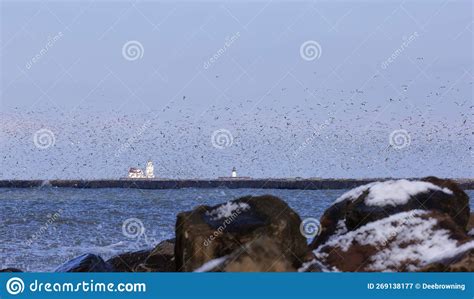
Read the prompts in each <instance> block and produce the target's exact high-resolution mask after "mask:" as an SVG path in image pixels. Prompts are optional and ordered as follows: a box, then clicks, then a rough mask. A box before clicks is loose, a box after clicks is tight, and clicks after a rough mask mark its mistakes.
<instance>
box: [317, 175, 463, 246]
mask: <svg viewBox="0 0 474 299" xmlns="http://www.w3.org/2000/svg"><path fill="white" fill-rule="evenodd" d="M417 182H420V183H421V184H423V183H424V184H426V183H430V184H432V185H431V186H432V188H427V189H426V190H423V191H422V192H418V193H415V194H411V193H410V195H409V198H408V200H407V201H406V202H404V201H400V200H399V199H398V198H397V197H398V196H399V195H400V194H399V192H407V191H406V189H405V188H406V187H408V188H411V187H412V186H410V185H408V186H406V185H407V184H416V183H417ZM383 188H386V189H387V193H386V194H384V196H386V200H385V201H384V202H383V203H378V204H374V202H370V195H371V192H373V190H374V189H378V190H380V189H383ZM349 193H350V194H349ZM341 199H342V200H339V202H337V203H335V204H333V205H332V206H331V207H329V208H328V209H327V210H326V211H325V213H324V214H323V216H322V217H321V221H320V222H321V233H320V234H319V236H317V237H316V238H315V239H314V240H313V242H312V244H311V246H310V247H311V248H312V249H315V248H317V247H318V246H319V245H321V244H323V243H324V242H326V241H327V240H328V238H329V237H330V236H331V235H333V234H334V233H335V232H336V230H337V228H338V225H339V226H342V225H343V226H345V228H346V229H347V230H349V231H352V230H355V229H357V228H359V227H361V226H363V225H365V224H367V223H370V222H373V221H376V220H379V219H382V218H385V217H387V216H390V215H394V214H396V213H400V212H405V211H411V210H415V209H422V210H432V211H439V212H444V213H446V214H448V215H450V216H451V217H452V218H453V220H454V222H456V223H457V224H458V225H459V226H460V227H461V228H463V229H466V225H467V223H468V220H469V197H468V196H467V194H466V193H465V192H464V191H463V190H461V189H460V188H459V186H458V185H457V184H456V183H455V182H454V181H451V180H444V179H439V178H436V177H427V178H424V179H422V180H420V181H407V180H398V181H386V182H382V183H380V182H376V183H371V184H368V185H365V186H360V187H358V188H356V189H353V190H351V191H350V192H348V193H346V194H345V195H343V197H341ZM368 202H369V203H368Z"/></svg>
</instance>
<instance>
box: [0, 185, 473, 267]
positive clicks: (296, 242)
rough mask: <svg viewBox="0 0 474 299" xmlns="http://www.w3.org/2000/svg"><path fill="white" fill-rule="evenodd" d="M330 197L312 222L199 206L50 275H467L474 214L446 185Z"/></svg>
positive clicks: (286, 211)
mask: <svg viewBox="0 0 474 299" xmlns="http://www.w3.org/2000/svg"><path fill="white" fill-rule="evenodd" d="M334 200H335V201H334V203H333V204H332V205H331V206H329V207H328V208H327V209H326V211H325V212H324V214H323V216H322V217H321V219H319V220H318V219H313V218H306V219H301V218H300V216H299V215H298V214H297V213H296V212H295V211H294V210H292V209H291V207H289V206H288V205H287V204H286V203H285V202H284V201H283V200H281V199H279V198H277V197H274V196H271V195H265V196H246V197H241V198H238V199H234V200H231V201H229V202H226V203H222V204H219V205H216V206H198V207H196V208H194V209H193V210H190V211H185V212H182V213H179V214H178V215H177V219H176V226H175V238H174V239H171V240H166V241H162V242H161V243H159V244H157V245H156V246H155V247H154V248H153V249H145V250H140V251H136V252H126V253H123V254H120V255H117V256H115V257H112V258H111V259H109V260H106V261H105V260H104V259H102V258H101V257H100V256H98V255H95V254H90V253H87V254H84V255H81V256H78V257H76V258H74V259H72V260H70V261H68V262H66V263H64V264H63V265H60V266H58V267H57V269H56V270H55V272H191V271H195V272H211V271H212V272H292V271H295V272H296V271H298V272H330V271H342V272H385V271H388V272H419V271H421V272H431V271H435V272H444V271H449V272H451V271H454V272H460V271H469V272H473V271H474V214H471V213H470V209H469V197H468V196H467V194H466V193H465V192H464V191H463V190H462V189H461V187H460V186H459V184H457V183H456V182H455V181H452V180H446V179H439V178H436V177H427V178H423V179H417V180H413V179H411V180H404V179H402V180H388V181H382V182H370V183H367V184H365V185H361V186H358V187H356V188H354V189H352V190H350V191H349V192H346V193H345V194H343V195H342V196H341V197H339V198H337V199H336V198H335V199H334ZM157 216H159V215H157ZM309 241H311V242H309ZM1 271H2V272H13V271H21V270H19V269H14V268H8V269H3V270H1Z"/></svg>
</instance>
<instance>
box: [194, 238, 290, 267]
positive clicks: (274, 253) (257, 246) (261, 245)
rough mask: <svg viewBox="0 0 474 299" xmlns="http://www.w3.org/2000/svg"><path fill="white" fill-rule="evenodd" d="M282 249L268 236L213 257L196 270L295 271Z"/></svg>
mask: <svg viewBox="0 0 474 299" xmlns="http://www.w3.org/2000/svg"><path fill="white" fill-rule="evenodd" d="M294 271H296V269H295V268H294V267H293V266H292V265H291V263H290V262H289V261H288V260H287V259H286V258H284V254H283V253H282V252H281V249H280V248H279V247H278V246H277V245H276V244H275V242H273V241H272V240H271V239H270V238H268V237H265V236H263V237H261V238H259V239H257V240H255V241H252V242H249V243H247V244H245V245H243V246H242V247H241V248H238V249H236V250H234V252H232V253H231V254H229V255H227V256H224V257H219V258H217V259H213V260H210V261H208V262H207V263H205V264H204V265H202V266H201V267H199V268H198V269H196V270H195V272H294Z"/></svg>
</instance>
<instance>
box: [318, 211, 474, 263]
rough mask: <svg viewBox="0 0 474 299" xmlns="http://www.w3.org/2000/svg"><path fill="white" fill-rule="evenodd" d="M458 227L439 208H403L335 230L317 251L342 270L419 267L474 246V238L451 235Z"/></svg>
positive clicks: (322, 258) (325, 260)
mask: <svg viewBox="0 0 474 299" xmlns="http://www.w3.org/2000/svg"><path fill="white" fill-rule="evenodd" d="M439 221H443V222H446V221H447V222H449V223H450V224H449V225H452V226H449V225H448V227H454V228H453V230H451V229H446V228H441V227H440V226H439ZM456 227H457V226H456V225H455V224H454V223H453V222H452V220H451V219H450V218H449V217H448V216H446V215H444V214H440V213H437V212H429V211H424V210H412V211H409V212H401V213H398V214H395V215H392V216H390V217H386V218H383V219H381V220H377V221H374V222H370V223H368V224H366V225H364V226H361V227H360V228H358V229H356V230H353V231H349V232H346V233H344V232H342V233H340V234H334V235H333V236H331V237H330V238H329V240H328V241H327V242H326V243H325V244H323V245H321V246H320V247H318V248H317V249H316V250H315V251H314V254H315V255H316V257H317V258H318V259H319V260H321V261H323V262H326V266H327V268H331V267H336V268H338V269H339V270H341V271H416V270H418V269H420V268H421V267H423V266H424V265H426V264H428V263H431V262H433V261H435V260H437V259H441V258H446V255H454V254H459V253H460V252H463V251H466V250H469V249H471V248H474V240H471V241H467V242H464V243H463V244H460V242H459V240H455V239H453V238H452V237H453V236H454V235H455V233H454V230H455V229H456ZM341 255H342V258H341ZM341 260H342V261H345V264H344V263H343V262H342V261H341ZM349 261H350V262H349ZM351 263H352V264H351Z"/></svg>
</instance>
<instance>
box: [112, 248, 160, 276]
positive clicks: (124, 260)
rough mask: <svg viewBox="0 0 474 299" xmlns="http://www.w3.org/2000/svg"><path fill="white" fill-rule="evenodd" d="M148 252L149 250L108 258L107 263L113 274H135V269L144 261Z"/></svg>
mask: <svg viewBox="0 0 474 299" xmlns="http://www.w3.org/2000/svg"><path fill="white" fill-rule="evenodd" d="M150 252H151V250H140V251H135V252H126V253H123V254H120V255H117V256H114V257H112V258H110V259H109V260H107V263H108V264H110V265H111V266H112V267H113V268H114V271H115V272H135V268H136V267H137V266H138V265H139V264H141V263H143V262H144V261H145V260H146V258H147V257H148V255H150Z"/></svg>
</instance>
